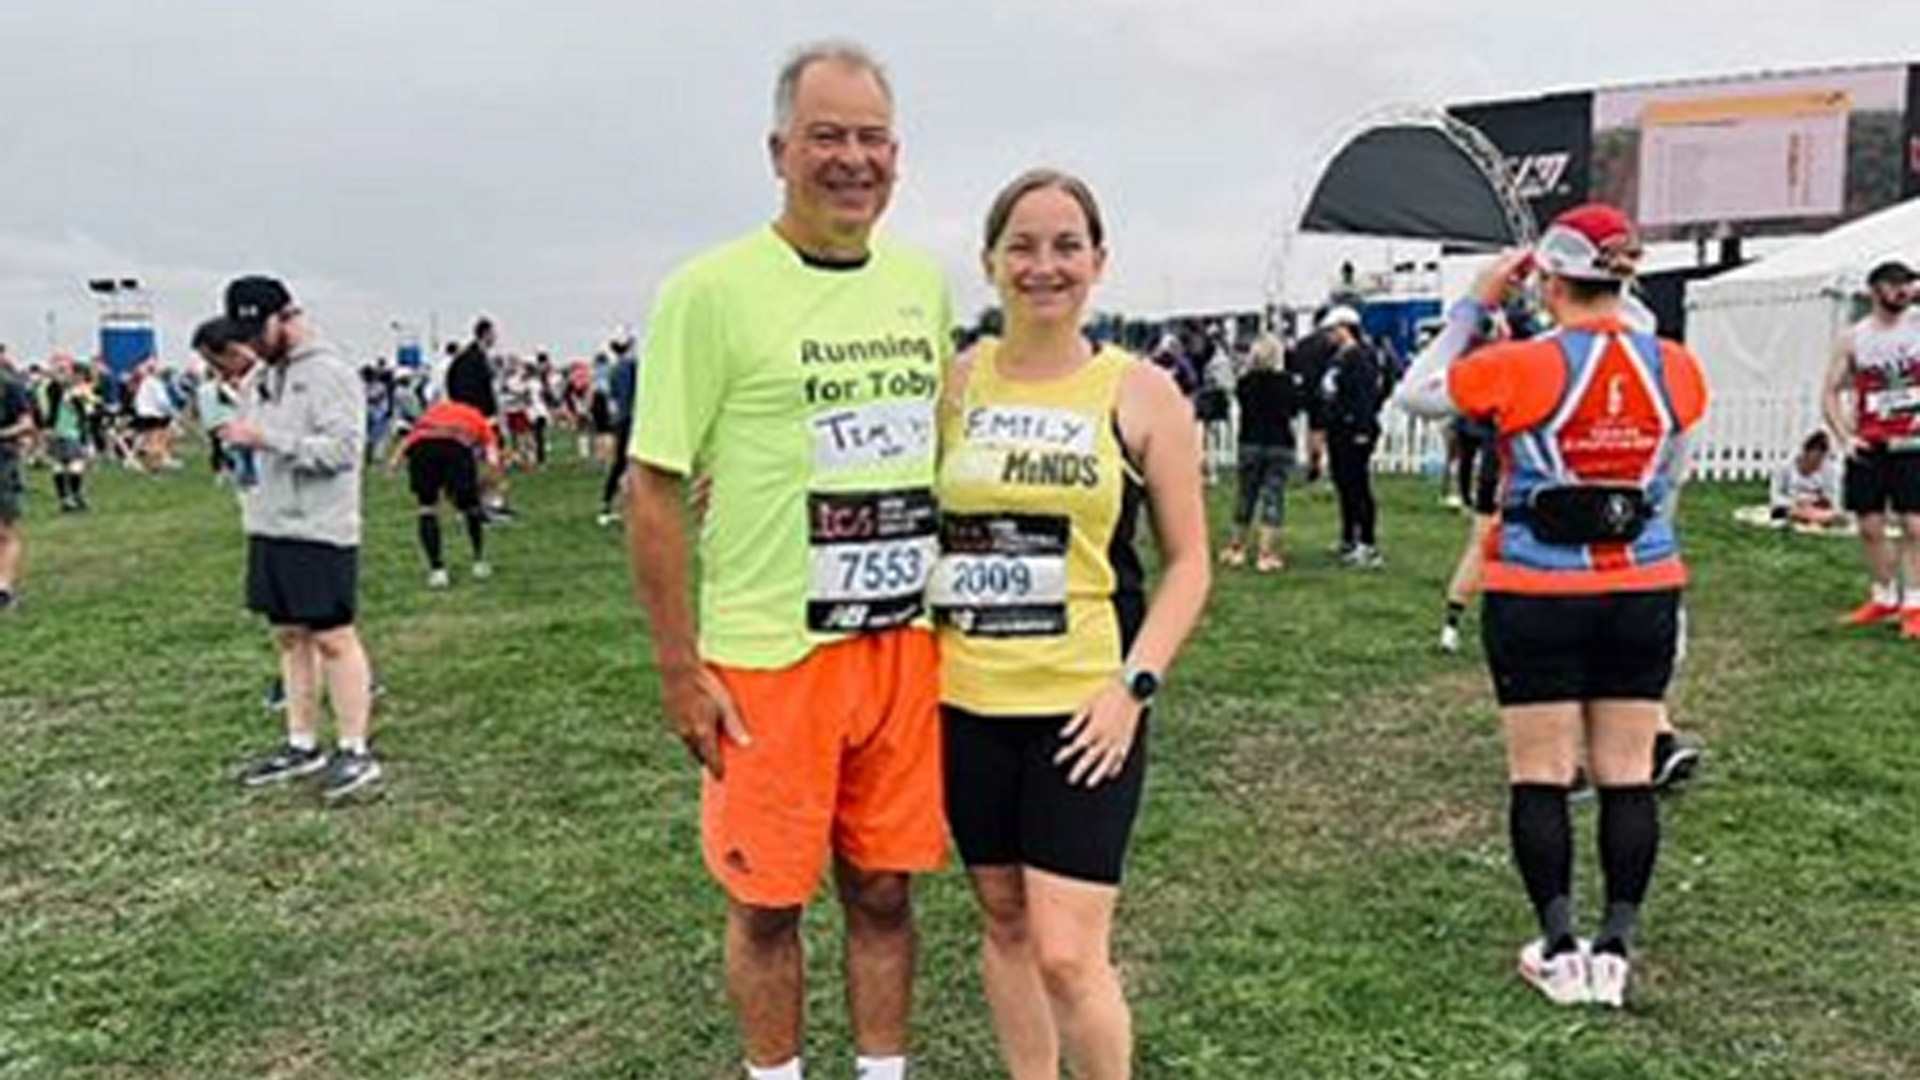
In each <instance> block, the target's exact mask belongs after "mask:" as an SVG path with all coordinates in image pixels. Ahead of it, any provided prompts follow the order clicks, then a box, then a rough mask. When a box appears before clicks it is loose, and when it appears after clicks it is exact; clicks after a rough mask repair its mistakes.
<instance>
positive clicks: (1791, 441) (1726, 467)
mask: <svg viewBox="0 0 1920 1080" xmlns="http://www.w3.org/2000/svg"><path fill="white" fill-rule="evenodd" d="M1894 258H1898V259H1904V260H1906V261H1907V262H1909V263H1920V199H1910V200H1908V201H1907V202H1904V203H1900V204H1898V205H1896V206H1892V207H1889V208H1888V209H1886V210H1882V211H1880V212H1878V213H1875V214H1871V215H1869V216H1867V217H1863V218H1861V219H1859V220H1858V221H1854V222H1850V223H1848V224H1846V225H1842V226H1840V227H1839V228H1837V229H1834V230H1833V231H1831V232H1828V233H1824V234H1822V235H1820V236H1818V237H1815V238H1813V239H1811V240H1807V241H1804V242H1802V243H1800V244H1796V245H1794V246H1793V247H1789V248H1787V249H1785V250H1784V251H1781V252H1780V253H1779V254H1776V255H1773V256H1771V257H1769V258H1766V259H1762V260H1760V261H1759V262H1756V263H1753V264H1751V265H1748V266H1744V267H1741V268H1740V269H1738V270H1734V271H1732V272H1730V273H1726V274H1722V275H1720V276H1718V277H1714V278H1709V279H1706V280H1704V281H1696V282H1693V283H1692V284H1690V285H1688V286H1687V344H1688V345H1689V346H1691V347H1692V348H1693V351H1694V352H1695V354H1697V355H1698V356H1699V357H1700V361H1701V363H1702V364H1704V365H1705V366H1706V371H1707V379H1708V383H1709V385H1710V386H1711V387H1712V392H1713V405H1712V408H1711V410H1710V411H1709V414H1708V417H1707V422H1706V430H1705V431H1704V432H1703V437H1702V438H1701V440H1700V441H1699V443H1698V444H1696V448H1697V450H1698V451H1699V452H1698V454H1697V460H1698V462H1699V468H1700V472H1701V474H1702V475H1704V476H1706V477H1708V478H1714V479H1737V478H1746V477H1753V476H1758V475H1762V474H1763V473H1764V471H1765V470H1767V469H1769V468H1770V467H1771V466H1772V465H1773V464H1775V463H1777V462H1779V461H1780V460H1782V459H1784V458H1786V457H1787V456H1789V455H1790V454H1791V453H1792V452H1793V450H1794V448H1795V447H1796V446H1797V445H1798V444H1799V441H1800V440H1801V439H1802V438H1804V437H1805V436H1806V434H1807V432H1809V431H1812V430H1813V429H1814V428H1816V427H1819V426H1820V424H1821V419H1820V380H1821V376H1822V374H1823V373H1824V371H1825V370H1826V365H1827V361H1828V359H1829V358H1830V357H1831V356H1832V353H1833V345H1834V341H1835V340H1836V339H1837V338H1838V337H1839V335H1840V332H1841V330H1843V329H1844V328H1845V327H1846V326H1847V325H1848V324H1850V323H1851V322H1853V321H1854V319H1855V318H1857V317H1858V315H1859V313H1860V311H1861V306H1860V305H1861V301H1860V298H1861V297H1862V296H1863V294H1864V292H1865V288H1866V285H1865V282H1866V276H1867V272H1868V271H1869V270H1871V269H1872V268H1873V267H1874V265H1875V264H1877V263H1880V262H1883V261H1885V260H1887V259H1894Z"/></svg>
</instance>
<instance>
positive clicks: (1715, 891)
mask: <svg viewBox="0 0 1920 1080" xmlns="http://www.w3.org/2000/svg"><path fill="white" fill-rule="evenodd" d="M31 483H33V484H34V486H35V487H36V489H37V490H38V491H39V492H41V495H40V496H39V497H37V498H36V500H35V505H34V506H33V508H32V517H31V518H30V520H29V522H28V528H29V535H30V537H31V544H32V553H31V565H30V567H29V577H28V582H27V584H28V606H27V607H26V609H25V610H24V611H23V612H21V613H20V614H19V615H18V616H17V617H13V618H10V619H6V620H4V621H0V732H4V734H5V736H6V738H7V744H8V748H9V752H8V753H6V754H5V755H4V756H0V1078H15V1077H43V1076H44V1077H56V1076H57V1077H229V1076H274V1077H505V1076H541V1077H549V1078H550V1077H561V1076H569V1077H571V1076H589V1077H600V1076H605V1077H613V1076H630V1077H662V1078H683V1077H731V1076H734V1075H736V1072H735V1070H736V1065H735V1062H737V1060H738V1056H737V1050H736V1045H737V1044H736V1041H735V1037H734V1034H733V1030H732V1024H731V1020H730V1017H729V1013H728V1011H727V1008H726V1005H725V1001H724V997H723V994H722V989H721V984H720V963H719V959H720V954H719V927H720V914H721V905H720V899H719V895H718V893H717V892H716V890H715V889H714V888H713V887H712V886H711V884H710V883H709V882H708V881H707V879H706V877H705V874H704V872H703V870H702V869H701V866H700V861H699V857H698V853H697V845H696V839H697V838H696V816H695V803H696V798H697V785H696V778H695V774H694V772H693V770H692V768H691V767H690V766H689V764H688V762H687V760H686V758H685V754H684V751H683V750H682V749H681V748H680V746H679V744H678V742H677V741H676V740H674V739H672V738H670V737H669V736H668V735H667V734H666V733H665V731H664V730H663V727H662V722H661V718H660V714H659V708H658V696H657V689H656V686H655V683H654V679H653V675H652V672H651V670H650V663H649V656H648V645H647V640H646V636H645V628H644V625H643V621H642V619H641V617H640V616H639V615H638V613H637V610H636V608H635V605H634V604H633V603H632V602H631V600H630V599H629V597H628V588H627V577H626V572H625V569H624V564H623V559H622V554H621V550H620V545H619V541H618V538H617V536H616V535H615V534H614V533H613V532H611V531H601V530H597V529H595V528H594V527H593V525H592V523H591V514H592V511H593V509H594V500H595V497H596V485H597V477H595V476H593V475H592V474H590V473H588V472H586V471H585V470H580V469H576V468H562V469H559V470H557V471H555V472H553V473H550V474H548V475H546V476H542V477H537V478H533V479H529V480H524V481H522V482H521V484H520V487H519V493H518V495H517V499H516V501H517V502H518V503H519V504H520V505H521V506H522V507H523V508H524V511H525V520H526V524H524V525H522V526H520V527H517V528H514V529H510V530H501V531H498V532H497V533H496V534H495V536H494V546H495V552H494V555H495V558H494V561H495V564H496V566H497V569H498V576H497V578H496V579H495V580H494V581H492V582H490V583H487V584H486V585H484V586H483V587H476V586H474V585H473V584H472V583H470V582H467V581H465V580H460V581H458V583H457V585H456V587H455V588H454V589H453V590H452V591H451V592H449V593H444V594H431V593H428V592H426V591H425V590H424V589H423V588H422V577H423V575H422V573H421V568H420V566H419V563H418V558H419V557H418V554H417V553H416V551H415V550H414V548H413V545H412V515H411V513H410V512H409V511H408V509H407V505H406V502H405V498H404V491H403V489H402V486H401V485H400V484H399V483H397V482H396V481H394V480H392V479H389V478H387V477H385V476H380V477H378V478H376V479H375V480H374V481H373V482H372V483H371V484H370V490H369V496H368V522H369V526H368V535H367V546H366V552H365V561H364V566H363V596H362V602H363V609H364V612H365V616H366V617H365V622H364V627H365V632H366V638H367V641H368V643H369V646H370V648H371V650H372V651H373V653H374V656H375V658H376V660H377V662H378V664H379V666H380V668H381V670H382V672H383V673H384V676H385V678H386V680H387V682H388V684H389V685H390V686H391V688H392V689H391V694H390V696H389V697H388V698H387V699H386V700H385V701H384V702H383V703H382V705H381V708H380V713H379V717H378V731H379V748H380V751H381V753H382V755H383V757H384V758H385V760H386V762H387V764H388V766H389V769H390V782H389V784H388V785H387V787H386V790H385V794H384V797H383V798H381V799H380V800H378V801H376V802H372V803H370V804H368V805H364V806H357V807H353V808H347V809H341V810H334V811H329V810H324V809H322V808H321V807H320V806H319V805H318V804H317V797H316V795H315V794H314V792H313V790H312V789H311V788H293V789H282V790H272V791H264V792H254V793H249V792H243V791H242V790H240V789H239V788H238V787H237V786H236V785H235V784H233V783H232V781H231V775H232V771H233V769H234V767H235V766H236V765H237V764H238V763H239V762H240V761H241V760H242V759H243V758H244V757H246V756H247V755H248V754H250V753H253V752H256V751H259V750H261V749H262V748H264V747H265V746H267V745H268V744H269V743H270V742H271V741H272V740H273V739H274V738H275V736H276V722H275V721H273V720H271V719H269V718H268V717H266V716H265V715H263V713H262V712H261V710H260V707H259V704H258V698H259V693H260V690H261V687H262V684H263V682H264V681H265V679H266V678H267V676H268V674H269V670H270V665H271V654H270V652H269V649H268V647H267V643H266V639H265V635H264V634H263V632H262V630H261V628H260V626H259V625H258V624H257V623H256V622H255V621H254V620H253V619H251V618H250V617H249V616H247V615H246V614H245V613H244V612H242V611H241V610H240V608H239V604H238V596H239V584H240V572H241V553H240V551H241V549H240V542H239V536H238V525H237V515H236V514H235V512H234V507H233V504H232V501H231V499H230V498H229V497H228V496H227V495H225V494H224V493H221V492H218V491H216V490H215V489H214V488H213V486H212V485H211V484H209V483H208V481H207V479H206V477H205V476H204V475H203V474H201V473H198V472H195V473H191V474H188V475H182V476H173V477H167V478H164V479H161V480H150V479H146V478H140V477H132V476H128V475H125V474H121V473H118V472H112V473H102V474H98V475H97V476H96V477H95V480H94V484H93V487H94V501H95V504H96V506H97V507H98V509H97V510H96V512H95V513H94V514H92V515H91V516H88V517H85V518H59V517H57V516H55V515H54V514H53V513H52V512H51V510H52V507H51V501H52V500H51V498H50V496H48V495H46V494H45V492H46V491H47V488H48V481H47V478H46V477H45V475H44V474H36V475H34V476H33V477H32V478H31ZM1384 495H1385V504H1384V508H1383V520H1384V535H1383V543H1384V546H1385V548H1386V550H1387V553H1388V556H1389V558H1390V560H1391V562H1390V565H1389V567H1388V569H1387V570H1385V571H1384V572H1381V573H1377V574H1357V573H1353V572H1343V571H1340V570H1337V569H1335V568H1334V567H1333V566H1332V565H1331V564H1330V559H1329V557H1328V556H1326V555H1325V554H1324V553H1323V552H1324V549H1325V547H1326V545H1327V542H1328V541H1329V539H1330V538H1331V529H1332V518H1333V510H1332V504H1331V501H1330V500H1329V499H1328V498H1327V497H1326V495H1325V494H1324V492H1322V493H1317V494H1310V495H1306V496H1300V495H1298V494H1297V493H1296V497H1295V499H1294V501H1293V505H1292V511H1293V520H1294V522H1295V526H1294V532H1293V543H1292V547H1293V551H1294V553H1295V561H1296V570H1295V571H1293V572H1290V573H1289V574H1287V575H1285V576H1282V577H1277V578H1259V577H1255V576H1253V575H1251V574H1249V573H1244V572H1239V573H1230V574H1225V575H1223V576H1222V577H1221V578H1220V579H1219V583H1218V586H1217V589H1216V592H1215V599H1214V602H1213V606H1212V609H1211V611H1210V613H1209V615H1208V617H1207V619H1206V621H1205V623H1204V626H1203V628H1202V630H1201V631H1200V633H1199V635H1198V636H1197V638H1196V640H1195V641H1194V642H1193V643H1192V645H1191V646H1190V647H1189V649H1188V650H1187V654H1186V656H1185V658H1184V660H1183V662H1182V663H1181V665H1180V666H1179V668H1178V669H1177V670H1176V671H1175V672H1174V677H1173V680H1172V683H1171V687H1170V690H1169V692H1168V695H1167V701H1166V703H1165V705H1164V707H1163V708H1162V709H1161V710H1160V712H1159V719H1158V721H1157V727H1156V729H1155V734H1154V739H1155V745H1154V758H1153V761H1154V764H1153V771H1152V773H1151V775H1150V779H1149V794H1148V801H1147V806H1146V809H1145V812H1144V814H1143V817H1142V820H1141V823H1140V827H1139V830H1138V833H1137V837H1136V841H1135V845H1134V857H1133V861H1132V864H1131V867H1130V873H1129V878H1128V882H1127V887H1126V891H1125V894H1124V898H1123V901H1122V908H1121V915H1120V920H1119V931H1118V939H1119V940H1118V946H1117V948H1118V954H1119V956H1120V958H1121V962H1122V964H1123V965H1124V969H1125V977H1126V979H1127V982H1128V984H1129V991H1130V996H1131V998H1132V1001H1133V1004H1134V1009H1135V1013H1136V1026H1137V1031H1138V1039H1139V1052H1138V1060H1139V1069H1138V1074H1139V1075H1140V1076H1142V1077H1146V1078H1156V1077H1209V1078H1211V1077H1255V1076H1259V1077H1266V1076H1303V1077H1336V1078H1345V1077H1494V1078H1501V1080H1518V1078H1522V1077H1594V1078H1600V1077H1607V1078H1614V1077H1663V1078H1664V1077H1736V1076H1737V1077H1795V1078H1799V1077H1820V1076H1830V1077H1862V1076H1876V1077H1896V1076H1916V1075H1920V873H1916V870H1915V867H1916V865H1917V864H1920V769H1916V763H1920V679H1917V678H1916V675H1917V674H1920V652H1916V650H1915V648H1914V647H1912V646H1911V645H1907V646H1903V645H1902V644H1901V643H1899V642H1898V641H1896V640H1894V639H1893V636H1892V635H1891V634H1890V633H1856V632H1845V631H1842V630H1840V629H1838V628H1837V627H1835V626H1834V625H1833V618H1832V617H1833V615H1834V614H1835V613H1836V612H1837V611H1839V610H1840V609H1842V608H1843V607H1844V606H1846V605H1847V604H1849V603H1850V602H1852V601H1854V600H1855V599H1856V598H1857V594H1858V593H1859V592H1860V588H1859V576H1860V575H1859V573H1858V572H1857V570H1856V567H1857V553H1856V551H1855V550H1854V548H1853V547H1852V546H1851V545H1850V544H1848V543H1844V542H1836V541H1822V540H1807V539H1798V538H1790V537H1783V536H1779V535H1773V534H1768V533H1764V532H1759V531H1753V530H1746V529H1741V528H1737V527H1735V526H1733V525H1732V524H1731V523H1730V522H1729V520H1728V514H1729V512H1730V510H1731V509H1732V507H1734V506H1735V505H1737V504H1738V503H1739V502H1740V501H1743V500H1750V499H1752V498H1753V497H1755V492H1753V491H1750V490H1740V489H1721V490H1709V489H1698V490H1696V491H1694V492H1692V493H1690V495H1689V503H1688V506H1687V513H1686V516H1687V523H1688V526H1689V527H1688V530H1687V539H1688V541H1689V544H1690V547H1691V551H1692V554H1693V561H1694V564H1695V568H1696V588H1695V591H1694V594H1693V599H1692V601H1691V606H1692V613H1693V617H1694V638H1693V641H1694V655H1693V659H1692V661H1691V663H1690V664H1689V666H1688V668H1687V670H1686V671H1685V672H1684V673H1683V675H1682V677H1681V679H1680V681H1679V684H1678V686H1677V690H1676V698H1675V703H1676V707H1677V715H1678V717H1679V719H1680V721H1681V724H1682V726H1683V727H1685V728H1687V729H1690V730H1693V731H1697V732H1699V733H1700V734H1702V735H1704V736H1705V737H1706V738H1707V739H1708V740H1709V742H1710V744H1711V746H1712V757H1711V759H1710V761H1709V764H1708V767H1707V769H1706V771H1705V774H1704V776H1703V777H1702V778H1701V780H1699V781H1698V782H1697V783H1696V784H1695V786H1694V787H1693V789H1692V790H1691V791H1689V792H1687V793H1686V794H1684V795H1682V796H1679V797H1676V798H1670V799H1668V800H1666V801H1665V804H1664V805H1665V815H1666V816H1665V837H1666V839H1665V848H1664V854H1663V858H1662V863H1661V867H1660V870H1659V873H1658V874H1657V876H1656V879H1655V882H1654V893H1653V896H1652V899H1651V902H1650V905H1649V908H1648V912H1647V925H1646V929H1645V933H1644V940H1643V944H1644V952H1643V954H1642V957H1643V959H1642V962H1641V964H1640V965H1639V968H1638V970H1639V978H1640V982H1639V984H1638V991H1639V994H1638V1000H1637V1002H1636V1003H1635V1005H1634V1007H1633V1008H1632V1009H1630V1010H1629V1011H1627V1012H1626V1013H1624V1014H1618V1015H1602V1014H1600V1013H1596V1012H1587V1011H1578V1010H1576V1011H1563V1010H1557V1009H1553V1008H1551V1007H1549V1006H1547V1005H1546V1004H1545V1003H1544V1002H1543V1001H1541V1000H1539V999H1538V998H1537V997H1536V996H1534V995H1533V994H1532V993H1531V992H1530V991H1528V990H1526V989H1525V988H1524V987H1522V986H1521V985H1520V984H1519V982H1518V981H1517V980H1516V979H1514V978H1513V977H1512V975H1511V973H1510V963H1511V959H1512V955H1513V951H1514V949H1515V948H1516V947H1517V946H1518V945H1519V944H1520V943H1521V942H1522V941H1523V940H1524V939H1525V938H1526V937H1527V935H1528V934H1529V932H1530V930H1531V918H1530V915H1529V912H1528V910H1527V908H1526V904H1525V901H1524V897H1523V895H1522V893H1521V890H1520V887H1519V883H1518V881H1517V878H1516V875H1515V874H1514V872H1513V870H1512V868H1511V866H1510V864H1509V861H1508V856H1507V851H1506V843H1505V839H1504V832H1505V828H1504V821H1505V785H1504V781H1503V772H1502V768H1503V767H1502V757H1501V752H1500V747H1499V742H1498V739H1497V736H1496V733H1495V729H1494V723H1493V709H1492V704H1491V700H1490V695H1489V693H1488V689H1487V684H1486V677H1485V674H1484V671H1483V669H1482V668H1481V666H1480V663H1479V660H1478V657H1477V653H1476V654H1475V655H1473V656H1469V657H1463V658H1460V659H1448V658H1446V657H1443V656H1441V655H1439V654H1438V653H1437V652H1436V651H1434V649H1433V647H1432V643H1433V637H1434V634H1435V632H1436V617H1437V613H1438V608H1439V590H1440V588H1441V584H1442V582H1443V580H1444V577H1445V575H1446V573H1447V572H1448V570H1449V568H1450V566H1451V563H1452V560H1453V557H1454V554H1455V552H1456V550H1457V548H1458V546H1459V543H1460V540H1461V538H1462V535H1463V530H1464V525H1463V523H1462V522H1461V520H1460V519H1459V518H1457V517H1455V516H1453V515H1451V514H1447V513H1445V512H1443V511H1441V510H1439V509H1438V508H1437V507H1436V506H1434V505H1433V502H1434V500H1433V495H1434V491H1433V488H1432V486H1431V485H1430V484H1417V483H1414V482H1412V481H1395V482H1389V483H1387V484H1385V485H1384ZM455 532H456V530H451V529H450V530H449V533H450V535H449V549H450V551H452V552H454V553H459V552H460V551H462V550H463V548H462V544H463V540H462V539H461V538H460V537H458V536H457V535H451V534H454V533H455ZM456 565H457V564H456ZM1470 636H1471V635H1470ZM1577 825H1578V827H1579V830H1580V833H1579V835H1580V855H1581V864H1580V865H1581V869H1580V875H1581V879H1582V880H1581V884H1582V892H1583V895H1584V897H1585V899H1584V901H1583V906H1584V909H1585V910H1586V911H1587V912H1589V913H1590V912H1592V911H1593V910H1594V907H1595V904H1594V893H1593V886H1594V884H1595V880H1594V879H1595V878H1596V877H1597V874H1596V872H1595V869H1594V866H1593V862H1592V849H1593V843H1592V811H1591V809H1583V810H1581V811H1580V812H1579V814H1578V818H1577ZM919 905H920V907H919V910H920V925H921V928H922V938H923V953H922V961H921V974H920V979H919V983H918V999H917V1006H916V1025H917V1030H918V1033H919V1036H918V1041H919V1047H918V1051H917V1058H918V1062H919V1065H920V1067H921V1071H920V1072H919V1073H917V1075H919V1076H922V1077H928V1078H972V1077H985V1076H993V1075H997V1074H998V1073H999V1069H998V1065H997V1059H996V1057H995V1053H994V1047H993V1042H992V1035H991V1032H990V1030H989V1028H988V1026H987V1017H986V1010H985V1007H984V1003H983V1001H982V999H981V996H980V987H979V980H978V977H977V975H976V973H975V965H974V959H973V957H974V943H975V941H976V934H977V924H976V920H975V916H974V913H973V911H972V909H971V903H970V899H969V897H968V895H967V893H966V891H965V888H964V885H963V882H962V880H961V878H960V877H959V876H958V874H957V872H955V871H951V870H950V871H948V872H946V873H943V874H940V875H938V876H935V877H933V878H931V879H930V880H928V881H926V882H925V883H924V884H923V885H922V887H921V889H920V892H919ZM836 923H837V915H836V914H835V913H834V911H833V910H832V905H830V904H819V905H816V906H815V908H814V910H813V911H812V912H811V914H810V915H809V918H808V922H807V937H808V940H809V943H810V945H811V953H810V961H809V979H810V991H809V997H810V1000H809V1010H810V1022H809V1035H808V1039H809V1041H808V1055H809V1058H810V1059H811V1061H812V1063H813V1069H814V1072H813V1075H816V1076H846V1075H848V1074H849V1073H850V1072H851V1061H850V1059H851V1054H852V1051H851V1047H850V1045H849V1040H848V1034H847V1028H846V1023H845V1017H844V1009H843V1008H842V1007H841V1005H840V997H839V995H840V982H839V978H838V974H837V971H836V968H837V961H836V957H837V952H838V950H837V944H836V939H837V926H836Z"/></svg>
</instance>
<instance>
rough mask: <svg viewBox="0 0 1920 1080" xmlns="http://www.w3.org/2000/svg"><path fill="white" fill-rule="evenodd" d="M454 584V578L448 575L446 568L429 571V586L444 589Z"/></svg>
mask: <svg viewBox="0 0 1920 1080" xmlns="http://www.w3.org/2000/svg"><path fill="white" fill-rule="evenodd" d="M452 584H453V579H452V578H450V577H448V576H447V572H446V571H445V570H444V569H442V570H429V571H427V588H429V589H444V588H446V587H448V586H449V585H452Z"/></svg>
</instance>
